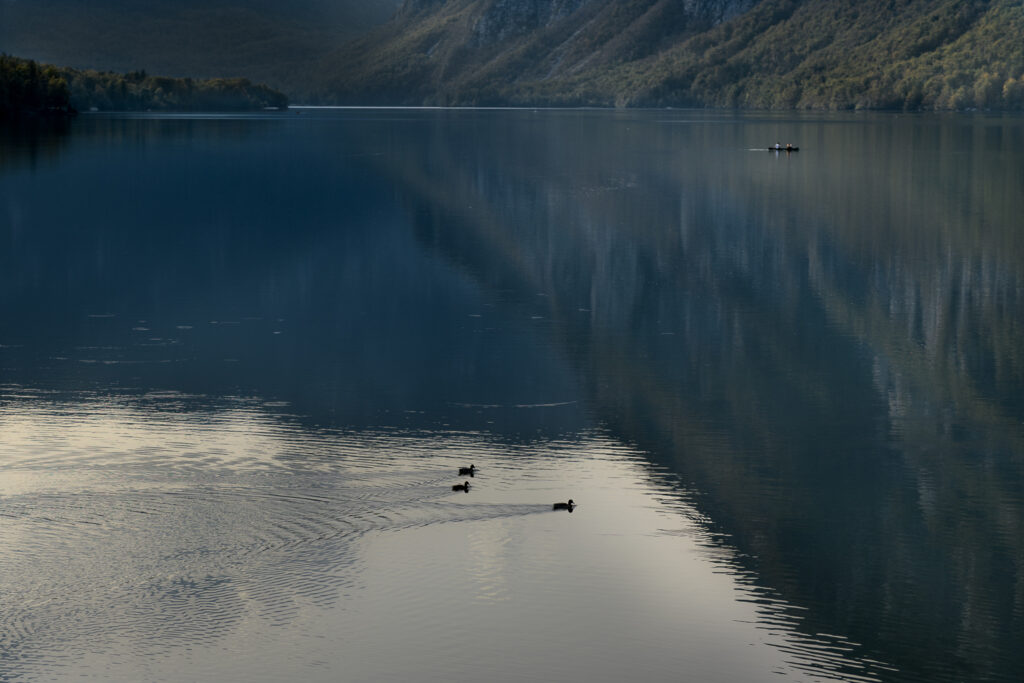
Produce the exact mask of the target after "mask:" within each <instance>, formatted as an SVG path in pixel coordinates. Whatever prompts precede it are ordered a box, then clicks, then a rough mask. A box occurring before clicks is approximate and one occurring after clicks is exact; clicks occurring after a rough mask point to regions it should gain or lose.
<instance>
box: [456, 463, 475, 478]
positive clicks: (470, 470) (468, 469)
mask: <svg viewBox="0 0 1024 683" xmlns="http://www.w3.org/2000/svg"><path fill="white" fill-rule="evenodd" d="M474 472H476V465H470V466H469V467H460V468H459V474H460V475H463V474H468V475H469V476H471V477H472V476H473V473H474Z"/></svg>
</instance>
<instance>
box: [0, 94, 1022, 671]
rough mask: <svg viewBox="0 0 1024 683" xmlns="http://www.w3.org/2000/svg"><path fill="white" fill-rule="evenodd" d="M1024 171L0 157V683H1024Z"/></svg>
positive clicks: (678, 136) (641, 147)
mask: <svg viewBox="0 0 1024 683" xmlns="http://www.w3.org/2000/svg"><path fill="white" fill-rule="evenodd" d="M776 139H781V140H782V142H784V143H785V142H793V143H794V144H797V145H799V146H800V151H799V152H796V153H791V154H786V153H781V154H777V153H770V152H767V151H764V149H763V148H764V147H765V146H766V144H768V143H772V142H774V141H775V140H776ZM1022 150H1024V120H1021V119H1020V118H1014V117H1006V116H997V115H976V116H967V115H956V116H952V115H950V116H937V115H914V116H906V115H901V116H896V115H800V116H796V115H776V114H747V115H743V114H731V113H730V114H723V113H706V112H688V111H661V112H655V111H649V112H610V111H529V110H520V111H515V110H509V111H493V110H491V111H471V110H462V111H455V110H403V109H396V110H292V111H290V112H287V113H282V114H267V115H253V116H155V115H154V116H149V115H145V116H81V117H79V118H78V119H77V120H75V121H73V122H70V123H69V124H67V125H58V126H42V127H31V128H26V127H20V128H15V129H10V128H8V129H5V130H3V132H2V134H0V239H2V240H3V249H2V250H0V285H2V287H0V316H2V318H0V319H2V320H3V324H2V325H0V680H32V681H35V680H71V679H76V680H77V679H80V678H83V677H84V678H85V679H93V680H125V681H128V680H167V681H178V680H239V681H242V680H244V681H252V680H268V681H269V680H285V679H301V680H311V681H315V680H324V681H328V680H330V681H338V680H346V681H347V680H351V681H362V680H394V681H408V680H421V681H431V680H437V681H452V680H457V681H479V680H495V681H523V680H535V679H551V678H556V679H557V678H560V679H563V680H587V681H621V680H680V678H681V677H683V678H687V679H690V680H701V681H763V680H766V679H768V678H777V677H781V678H784V679H790V680H878V681H962V680H1007V681H1011V680H1012V681H1016V680H1019V679H1020V675H1021V672H1022V671H1024V659H1022V655H1021V652H1020V648H1019V643H1020V642H1022V641H1024V588H1022V587H1024V580H1022V576H1024V574H1022V561H1024V546H1022V540H1021V539H1024V528H1022V527H1024V524H1022V522H1024V493H1022V492H1024V487H1022V480H1024V476H1022V475H1024V392H1022V390H1021V387H1022V386H1024V383H1022V379H1024V330H1022V329H1021V323H1020V322H1019V321H1022V320H1024V305H1022V304H1024V299H1022V292H1024V285H1022V282H1024V233H1021V231H1020V229H1019V226H1020V218H1019V217H1020V216H1021V215H1022V214H1024V151H1022ZM470 462H472V463H474V464H475V465H476V466H477V467H478V468H479V472H478V473H477V476H475V477H473V479H472V480H471V487H470V491H469V492H468V493H460V492H453V491H452V490H451V486H452V485H453V484H455V483H458V482H460V481H463V480H464V479H465V477H459V476H458V475H457V470H458V468H459V467H461V466H466V465H468V464H469V463H470ZM568 498H573V499H574V500H575V501H576V502H577V503H579V507H578V508H577V509H576V510H575V511H574V512H573V513H572V514H568V513H565V512H555V511H552V510H551V503H553V502H556V501H564V500H567V499H568Z"/></svg>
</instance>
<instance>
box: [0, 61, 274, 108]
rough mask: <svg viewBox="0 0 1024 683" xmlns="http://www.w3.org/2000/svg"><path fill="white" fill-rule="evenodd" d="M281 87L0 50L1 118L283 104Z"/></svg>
mask: <svg viewBox="0 0 1024 683" xmlns="http://www.w3.org/2000/svg"><path fill="white" fill-rule="evenodd" d="M287 106H288V98H287V96H285V95H284V93H281V92H278V91H276V90H273V89H271V88H269V87H267V86H265V85H259V84H255V83H252V82H251V81H249V80H248V79H245V78H209V79H193V78H168V77H165V76H151V75H149V74H147V73H146V72H145V71H133V72H130V73H125V74H118V73H112V72H100V71H92V70H80V69H71V68H67V67H58V66H53V65H50V64H39V63H37V62H35V61H33V60H31V59H21V58H18V57H12V56H8V55H0V118H11V117H17V116H68V115H73V114H74V113H75V112H78V111H149V110H151V111H247V110H261V109H284V108H286V107H287Z"/></svg>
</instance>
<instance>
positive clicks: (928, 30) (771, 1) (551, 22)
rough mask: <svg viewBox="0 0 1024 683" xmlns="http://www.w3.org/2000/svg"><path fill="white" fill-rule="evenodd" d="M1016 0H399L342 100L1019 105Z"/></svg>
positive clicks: (361, 52)
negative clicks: (401, 0)
mask: <svg viewBox="0 0 1024 683" xmlns="http://www.w3.org/2000/svg"><path fill="white" fill-rule="evenodd" d="M1022 36H1024V5H1022V3H1021V2H1020V0H759V1H758V0H406V1H405V3H404V4H403V6H402V8H401V9H400V10H399V12H398V13H397V14H396V16H395V17H394V18H393V19H392V20H391V21H389V22H388V23H387V24H385V25H384V26H382V27H379V28H377V29H375V30H374V31H372V32H371V33H369V34H368V35H366V36H364V37H362V38H360V39H358V40H356V41H354V42H353V43H351V44H349V45H347V46H345V47H343V48H342V49H340V50H339V51H337V52H336V53H334V54H333V55H332V56H331V57H330V58H328V60H326V61H325V63H324V65H323V67H322V68H321V69H319V70H320V71H322V72H323V73H324V74H325V80H324V85H323V86H322V88H321V89H320V91H319V93H320V96H321V98H322V99H324V100H326V101H334V102H342V103H356V102H358V103H367V102H376V103H391V104H398V103H401V104H451V105H473V104H477V105H486V104H520V105H539V104H546V105H595V106H613V105H616V106H669V105H676V106H724V107H735V106H739V107H752V108H775V109H791V108H815V109H848V108H855V107H864V108H899V109H964V108H970V107H979V108H988V107H992V108H1008V109H1020V108H1022V107H1024V39H1022Z"/></svg>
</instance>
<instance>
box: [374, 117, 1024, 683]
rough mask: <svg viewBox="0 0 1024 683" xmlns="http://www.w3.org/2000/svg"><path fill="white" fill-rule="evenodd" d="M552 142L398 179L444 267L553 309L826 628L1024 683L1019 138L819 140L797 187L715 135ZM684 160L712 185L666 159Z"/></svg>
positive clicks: (516, 133) (426, 161)
mask: <svg viewBox="0 0 1024 683" xmlns="http://www.w3.org/2000/svg"><path fill="white" fill-rule="evenodd" d="M548 121H549V124H548V125H546V126H542V125H538V124H536V123H535V122H531V121H529V120H524V119H515V120H513V121H512V122H511V123H510V122H509V121H507V120H502V121H501V124H502V125H503V126H505V127H506V128H512V129H513V130H512V131H511V132H509V131H507V130H503V131H500V132H499V131H498V130H497V129H494V130H489V129H488V128H487V126H486V124H480V125H478V127H477V128H475V129H473V130H471V131H467V130H466V129H465V128H460V129H459V130H458V131H457V133H454V132H453V137H452V139H450V140H448V139H445V138H444V137H443V136H444V135H445V134H446V133H447V131H448V130H449V129H442V130H441V132H435V135H436V136H437V138H435V139H433V141H432V142H433V144H432V145H431V146H430V148H429V155H430V156H429V158H427V157H425V156H424V157H417V156H416V151H417V150H418V149H419V148H417V147H416V146H415V145H412V144H406V145H404V146H403V152H404V154H403V158H401V159H400V161H399V162H396V165H395V166H393V167H391V168H389V172H392V173H395V174H396V175H398V176H399V177H400V178H401V184H402V185H403V186H404V187H406V188H409V191H410V192H411V193H412V194H414V195H415V196H417V197H418V199H417V205H418V207H419V208H418V210H417V211H418V213H419V214H420V218H419V231H420V235H421V238H422V239H423V240H424V242H426V243H429V244H431V245H434V246H436V247H437V248H439V249H441V251H442V252H443V253H445V254H447V255H448V256H449V257H450V258H451V259H452V260H455V261H457V262H459V263H461V264H463V265H465V266H466V267H467V268H468V269H470V270H472V271H473V272H474V273H475V274H476V275H477V277H478V278H480V279H481V280H483V281H484V282H486V283H487V284H488V285H489V286H490V287H495V288H512V289H514V290H516V291H518V292H520V293H522V296H523V298H524V301H526V300H527V299H528V297H530V296H531V295H532V294H533V293H534V292H544V293H547V295H548V296H547V298H546V301H547V303H548V306H549V309H550V315H551V316H553V317H554V318H555V319H556V320H557V321H558V324H557V325H556V326H555V330H556V332H557V333H559V334H561V335H562V343H563V344H564V346H565V347H566V349H567V353H568V355H569V356H570V358H571V359H572V360H574V361H575V362H576V363H577V364H578V365H579V367H580V369H581V371H582V372H581V375H582V376H583V377H584V381H585V382H588V383H589V384H588V389H589V392H590V394H591V397H592V398H593V400H594V401H595V403H596V405H597V406H598V407H599V410H600V411H601V413H602V415H604V416H605V418H606V419H607V420H609V421H610V422H612V423H613V424H614V426H615V427H616V429H617V431H619V433H620V434H621V435H623V436H624V437H625V438H627V439H629V440H631V441H636V442H638V443H640V445H641V446H646V447H648V448H649V449H650V450H651V452H652V457H654V458H656V459H667V460H669V461H670V462H671V463H672V465H673V467H674V468H675V469H676V470H677V471H679V472H680V473H681V474H682V475H683V476H684V477H687V478H691V479H692V480H693V481H695V482H696V484H697V487H698V489H700V490H701V491H703V492H705V493H706V495H705V496H704V497H703V498H702V499H701V501H700V505H702V506H703V507H704V508H705V510H706V511H707V512H708V513H709V516H710V517H711V518H712V519H713V520H715V521H716V523H718V524H719V525H721V527H722V528H723V529H724V530H726V531H727V532H729V533H730V534H731V535H732V539H733V542H735V543H736V545H737V546H738V547H739V548H740V549H741V550H742V551H744V552H745V553H747V554H748V555H750V556H752V557H755V558H757V559H756V562H755V564H756V566H757V568H758V570H759V572H760V573H761V575H762V576H763V577H764V580H765V581H767V582H768V583H769V584H770V585H772V586H773V587H775V588H777V589H778V590H780V591H781V592H782V593H783V594H784V595H786V596H787V597H789V598H790V599H792V600H793V601H794V602H795V603H796V604H801V605H806V606H812V607H813V610H811V612H810V613H809V614H808V615H807V616H806V619H805V624H806V627H807V628H810V629H816V630H821V631H826V632H828V631H830V630H835V629H839V630H841V632H843V633H845V634H847V635H849V636H850V637H852V638H854V639H859V640H861V641H862V642H864V643H865V644H866V646H867V647H868V648H869V649H874V650H877V651H878V652H881V653H882V656H883V657H885V658H886V659H888V660H890V661H893V662H895V663H896V664H898V665H899V666H901V667H903V668H904V669H905V670H906V675H907V676H908V677H914V676H922V675H924V676H935V677H938V678H943V677H944V678H950V677H953V678H957V677H962V676H967V677H971V678H973V677H977V676H988V675H990V676H993V677H996V678H999V677H1006V675H1007V673H1006V672H1007V671H1011V670H1013V668H1014V664H1015V663H1016V664H1019V663H1020V662H1019V656H1020V655H1019V654H1018V653H1017V650H1016V644H1017V643H1018V642H1019V641H1020V638H1021V636H1022V634H1024V625H1022V614H1024V591H1021V590H1020V577H1021V576H1022V575H1024V571H1022V570H1024V567H1022V563H1024V545H1022V543H1021V539H1022V538H1024V534H1022V533H1021V532H1022V531H1024V529H1022V528H1021V527H1022V522H1024V510H1022V509H1021V497H1020V490H1021V487H1020V484H1021V482H1022V479H1024V472H1022V469H1021V464H1022V455H1024V442H1022V434H1021V428H1020V423H1021V420H1022V418H1024V415H1022V413H1024V406H1022V405H1021V395H1020V393H1019V391H1018V390H1017V388H1018V387H1019V386H1021V381H1020V380H1021V379H1022V378H1021V375H1022V372H1024V369H1022V366H1021V363H1024V349H1022V348H1021V346H1022V345H1024V335H1021V333H1020V329H1019V326H1020V324H1021V323H1020V322H1019V321H1020V320H1024V317H1022V315H1021V313H1024V311H1022V310H1021V309H1022V306H1021V300H1020V293H1019V290H1020V287H1021V283H1022V282H1024V277H1022V275H1024V272H1022V269H1024V258H1022V257H1024V241H1022V237H1021V235H1020V234H1019V231H1018V230H1016V229H1015V227H1016V225H1017V222H1018V220H1017V217H1018V216H1019V215H1021V213H1022V211H1021V210H1022V209H1024V206H1022V203H1024V196H1022V194H1021V193H1020V192H1019V187H1020V185H1021V183H1020V180H1021V171H1022V169H1021V167H1020V163H1019V158H1018V157H1015V156H1014V154H1013V152H1012V150H1013V149H1015V147H1014V145H1015V144H1017V143H1018V142H1019V139H1020V136H1021V128H1020V126H1019V125H1014V124H1013V122H1007V121H1002V120H995V122H992V123H986V124H984V125H983V124H980V123H977V122H975V121H972V120H969V119H968V120H965V119H950V120H925V121H921V120H916V121H915V120H912V121H910V122H909V123H902V122H900V121H899V120H896V119H888V118H886V119H879V121H878V122H877V125H876V124H873V125H871V126H861V125H853V126H850V125H840V126H829V125H821V126H818V127H817V128H814V127H809V128H808V130H809V132H814V131H815V130H817V131H818V134H819V140H818V142H817V144H818V145H820V146H821V147H822V148H825V149H827V150H828V156H827V157H826V156H821V157H816V156H813V155H805V156H804V157H803V161H804V162H805V165H804V166H796V165H793V166H791V167H789V168H786V169H784V170H783V171H781V172H776V171H775V170H774V169H766V168H765V166H764V165H763V164H759V163H757V161H756V160H754V161H751V162H750V163H749V164H747V163H741V162H736V161H735V160H733V161H732V162H731V163H723V164H716V163H715V161H714V159H713V158H711V157H710V156H709V155H707V154H704V153H703V152H705V151H707V150H706V148H705V146H703V144H702V137H703V136H704V135H705V133H706V132H707V130H706V129H705V128H703V127H701V126H699V125H698V126H692V127H689V128H687V127H683V126H676V127H668V128H662V129H660V130H659V129H657V128H655V127H653V126H647V127H644V126H643V125H642V124H641V123H640V122H638V121H636V120H634V121H633V122H632V124H633V126H634V127H635V128H640V129H642V130H644V131H645V134H647V135H652V136H655V137H654V138H653V140H652V139H648V140H644V139H643V138H642V137H641V136H640V135H639V134H635V135H632V136H631V135H630V134H629V133H627V132H626V129H627V126H625V125H617V126H615V125H609V122H608V120H607V119H600V120H599V119H596V118H589V117H587V116H586V115H580V116H579V117H578V118H577V119H575V120H573V119H570V118H568V117H567V118H565V119H557V118H556V119H549V120H548ZM550 121H553V123H550ZM456 135H457V136H458V140H456V139H455V136H456ZM438 138H440V139H438ZM467 138H470V139H472V144H468V145H467ZM524 139H530V140H531V144H529V145H523V143H522V141H523V140H524ZM594 140H600V141H601V144H594V143H593V142H592V141H594ZM449 143H450V144H449ZM908 143H910V144H908ZM488 146H490V147H492V149H488ZM737 146H738V145H737ZM1019 148H1020V146H1019V144H1017V147H1016V149H1019ZM466 149H471V150H478V149H487V153H486V154H480V155H479V156H476V157H473V156H471V155H468V154H467V153H466V152H465V150H466ZM678 149H686V150H690V151H691V152H694V153H695V154H697V155H699V158H700V161H699V162H691V161H688V160H687V159H685V158H684V159H682V160H678V159H672V158H668V157H667V156H659V154H660V153H659V151H658V150H678ZM424 152H425V153H426V152H427V150H426V149H425V148H424ZM983 152H984V153H983ZM397 158H398V157H397V156H396V159H397ZM743 161H745V160H743ZM399 163H400V165H398V164H399ZM581 309H582V310H581Z"/></svg>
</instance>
